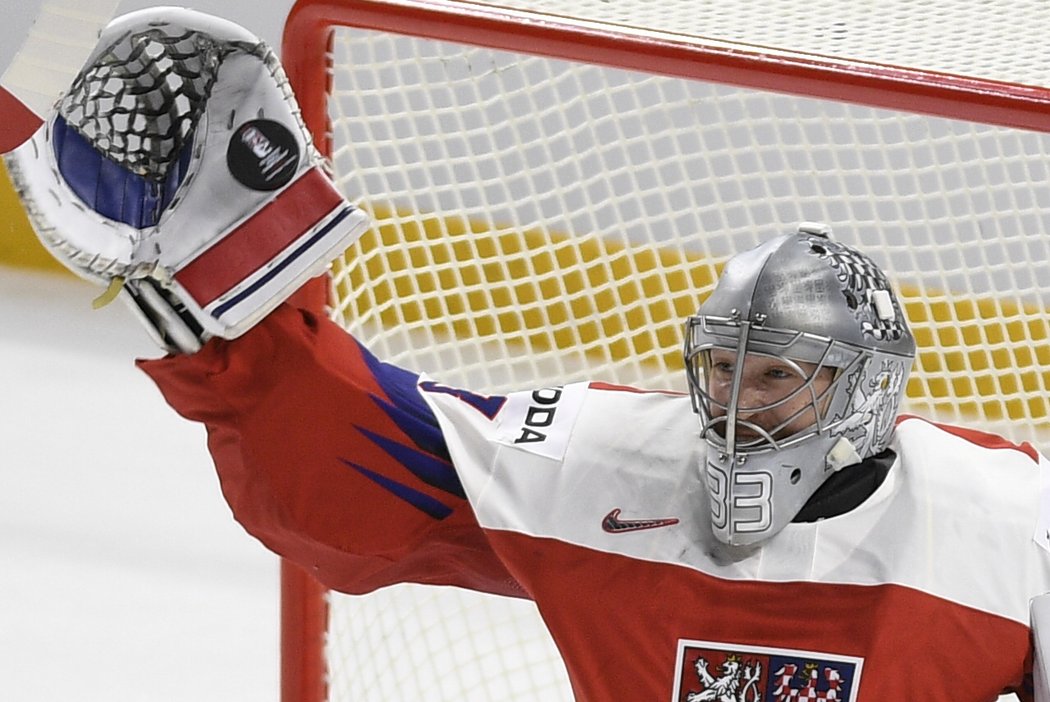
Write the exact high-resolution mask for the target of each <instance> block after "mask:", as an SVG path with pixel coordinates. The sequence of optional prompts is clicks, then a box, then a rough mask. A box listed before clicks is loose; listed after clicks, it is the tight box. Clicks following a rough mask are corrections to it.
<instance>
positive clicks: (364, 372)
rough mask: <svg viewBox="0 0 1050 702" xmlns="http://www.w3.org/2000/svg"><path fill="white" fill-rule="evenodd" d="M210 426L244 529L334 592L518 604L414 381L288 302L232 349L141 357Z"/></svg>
mask: <svg viewBox="0 0 1050 702" xmlns="http://www.w3.org/2000/svg"><path fill="white" fill-rule="evenodd" d="M139 367H140V368H142V370H144V371H145V372H146V373H147V374H148V375H149V376H150V377H151V378H152V379H153V381H154V382H155V383H156V384H157V386H158V387H159V388H160V390H161V392H162V393H163V395H164V397H165V399H166V400H167V402H168V403H169V404H170V405H171V406H172V407H173V408H174V409H175V410H176V411H177V412H178V413H179V414H181V415H182V416H184V417H186V418H187V419H190V420H193V421H197V422H201V423H203V424H204V425H205V427H206V428H207V432H208V448H209V450H210V452H211V455H212V458H213V460H214V462H215V466H216V468H217V470H218V474H219V480H220V483H221V487H222V491H223V495H224V496H225V498H226V500H227V502H228V503H229V505H230V507H231V508H232V510H233V513H234V516H235V517H236V519H237V520H238V521H239V522H240V523H241V524H242V525H243V526H244V527H245V529H247V530H248V532H250V533H251V534H253V535H254V536H255V537H256V538H258V539H259V540H260V541H262V542H263V543H264V544H265V545H266V546H267V547H268V548H270V549H271V550H273V551H274V552H276V553H278V554H279V555H281V556H283V557H285V558H288V559H290V560H292V561H293V562H295V563H298V564H299V565H300V566H302V567H304V568H305V569H306V570H307V571H308V572H311V573H313V574H314V576H315V577H316V578H317V579H318V580H320V581H321V582H322V583H324V584H325V585H326V586H328V587H329V588H332V589H335V590H339V591H342V592H348V593H354V594H357V593H364V592H369V591H371V590H374V589H375V588H378V587H382V586H384V585H389V584H392V583H397V582H415V583H429V584H438V585H458V586H460V587H468V588H471V589H475V590H481V591H484V592H492V593H496V594H503V595H514V596H522V591H521V589H520V587H519V586H518V584H517V583H516V582H515V581H514V580H513V578H512V577H511V576H510V575H509V574H508V572H507V571H506V569H505V568H504V566H503V565H502V563H501V562H500V561H499V559H498V558H497V557H496V556H495V554H494V553H493V551H492V549H491V548H490V547H489V543H488V540H487V538H486V536H485V534H484V532H483V531H482V530H481V528H480V527H479V526H478V524H477V521H476V519H475V517H474V514H473V512H472V510H471V508H470V506H469V504H468V502H467V500H466V498H465V497H464V493H463V489H462V486H461V485H460V482H459V479H458V477H457V476H456V473H455V469H454V468H453V466H452V464H451V462H450V460H449V458H448V453H447V450H446V448H445V443H444V440H443V437H442V436H441V432H440V430H439V429H438V426H437V421H436V419H435V418H434V417H433V415H432V414H431V413H430V410H429V409H428V408H427V406H426V404H425V403H424V402H423V400H422V398H421V397H420V396H419V393H418V391H417V389H416V376H415V374H412V373H409V372H408V371H405V370H402V369H400V368H396V367H394V366H391V365H388V364H382V363H379V362H378V361H377V360H376V359H375V357H374V356H372V355H371V354H370V353H369V352H368V350H367V349H365V348H364V347H363V346H362V345H360V344H359V343H358V342H357V341H356V340H355V339H354V338H353V337H352V336H350V335H349V334H347V333H346V332H345V331H344V330H343V329H341V328H340V327H338V326H337V325H335V324H334V323H332V322H330V321H329V320H327V319H325V318H323V317H317V316H315V315H312V314H311V313H308V312H305V311H302V310H298V309H295V308H292V307H291V306H288V305H285V306H284V307H281V308H280V309H278V310H277V311H275V312H274V313H273V314H271V315H270V316H269V317H267V318H266V319H265V320H264V321H263V322H262V323H260V324H259V325H258V326H256V327H255V328H254V329H252V330H251V331H249V332H248V333H247V334H245V335H244V336H242V337H241V338H239V339H237V340H235V341H225V340H221V339H213V340H211V341H210V342H208V343H207V344H206V345H205V347H204V348H203V349H202V350H201V351H199V352H198V353H196V354H193V355H185V356H169V357H166V358H163V359H159V360H154V361H140V362H139Z"/></svg>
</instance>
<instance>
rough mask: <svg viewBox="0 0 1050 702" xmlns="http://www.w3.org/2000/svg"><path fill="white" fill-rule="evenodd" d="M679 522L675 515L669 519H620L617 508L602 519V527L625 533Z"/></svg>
mask: <svg viewBox="0 0 1050 702" xmlns="http://www.w3.org/2000/svg"><path fill="white" fill-rule="evenodd" d="M677 523H678V520H677V519H676V518H674V517H670V518H667V519H620V509H619V508H616V509H614V510H612V511H611V512H609V513H608V514H607V515H605V518H604V519H602V529H603V530H604V531H606V532H608V533H610V534H623V533H625V532H628V531H643V530H645V529H659V528H660V527H666V526H673V525H675V524H677Z"/></svg>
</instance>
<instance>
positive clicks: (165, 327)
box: [7, 8, 518, 594]
mask: <svg viewBox="0 0 1050 702" xmlns="http://www.w3.org/2000/svg"><path fill="white" fill-rule="evenodd" d="M7 163H8V167H9V170H10V172H11V174H12V178H13V180H14V181H15V183H16V186H17V188H18V189H19V193H20V195H21V196H22V198H23V201H24V202H25V204H26V208H27V210H28V211H29V213H30V215H31V220H32V222H33V224H34V228H35V229H36V231H37V233H38V235H39V236H40V238H41V240H42V241H43V242H44V244H45V245H46V246H47V247H48V249H49V250H50V251H51V252H52V253H53V254H54V255H55V256H56V257H57V258H59V259H60V260H61V261H62V262H64V263H65V264H66V265H67V266H68V267H70V268H71V269H72V270H73V271H75V272H76V273H78V274H79V275H81V276H82V277H85V278H87V279H89V280H91V281H94V282H96V283H99V284H101V285H104V286H107V288H108V290H109V291H110V293H113V294H119V295H121V296H122V297H123V298H124V299H125V300H126V301H127V302H129V303H130V304H131V305H132V307H133V309H135V310H136V311H137V312H138V313H139V316H140V317H141V319H142V320H143V322H144V323H145V324H146V326H147V328H149V329H150V330H151V331H152V332H153V335H154V337H155V338H156V340H157V341H158V342H159V343H160V344H161V345H162V346H163V347H164V348H166V349H167V350H169V351H171V352H173V353H172V354H171V355H169V356H168V357H166V358H164V359H161V360H157V361H147V362H142V363H141V367H142V368H143V369H144V370H145V371H146V372H147V373H148V374H149V375H150V376H151V377H152V378H153V379H154V380H155V381H156V383H157V384H158V386H159V387H160V389H161V391H162V392H163V393H164V396H165V397H166V399H167V400H168V402H169V403H170V404H171V405H172V406H173V407H174V408H175V409H176V410H177V411H178V412H180V413H181V414H182V415H183V416H185V417H187V418H189V419H192V420H194V421H199V422H202V423H203V424H204V425H205V426H206V427H207V430H208V441H209V448H210V450H211V452H212V455H213V457H214V459H215V463H216V466H217V468H218V472H219V477H220V480H221V483H222V488H223V491H224V494H225V496H226V498H227V500H228V501H229V503H230V505H231V507H232V508H233V511H234V514H235V516H236V517H237V519H238V520H239V521H240V522H241V523H242V524H243V525H244V526H245V527H246V528H247V529H248V531H250V532H251V533H252V534H254V535H255V536H256V537H258V538H259V539H260V540H261V541H263V542H264V543H265V544H266V545H267V546H269V547H270V548H271V549H273V550H274V551H276V552H277V553H279V554H281V555H283V556H285V557H288V558H290V559H292V560H294V561H296V562H298V563H299V564H300V565H302V566H304V567H305V568H307V569H308V570H309V571H311V572H313V573H314V574H315V575H316V576H317V577H318V578H319V579H321V580H322V581H323V582H325V583H326V584H327V585H329V586H330V587H333V588H336V589H340V590H344V591H347V592H365V591H368V590H371V589H374V588H375V587H379V586H382V585H386V584H389V583H393V582H401V581H415V582H429V583H438V584H454V585H461V586H466V587H472V588H476V589H481V590H488V591H492V592H500V593H505V594H518V593H517V592H516V586H515V585H514V582H513V580H512V579H511V578H510V577H509V576H508V574H507V573H506V571H505V569H504V568H503V566H502V565H501V564H500V562H499V561H498V559H496V557H495V556H494V555H493V554H492V552H491V550H490V549H489V547H488V544H487V541H486V540H485V537H484V536H483V534H482V533H481V530H480V529H479V527H478V526H477V523H476V521H475V519H474V515H473V512H472V511H471V509H470V507H469V505H468V504H467V501H466V499H465V498H464V496H463V490H462V487H461V486H460V483H459V480H458V477H457V475H456V472H455V470H454V469H453V467H452V465H451V463H450V461H449V459H448V454H447V450H446V449H445V444H444V438H443V437H442V435H441V432H440V430H439V429H438V427H437V422H436V420H435V418H434V416H433V414H432V413H431V412H430V410H429V409H428V408H427V407H426V405H425V403H424V402H423V400H422V398H421V397H420V395H419V393H418V391H417V390H416V376H415V375H414V374H412V373H408V372H406V371H403V370H400V369H397V368H394V367H392V366H389V365H386V364H381V363H379V362H378V361H377V360H376V359H375V358H374V357H373V356H371V354H369V352H368V351H367V350H366V349H364V348H363V347H362V346H360V345H359V344H358V343H357V342H356V341H355V340H353V339H352V338H351V337H350V336H349V335H347V334H346V333H345V332H344V331H343V330H342V329H340V328H338V327H337V326H336V325H334V324H333V323H331V322H330V321H329V320H327V319H325V318H321V317H317V316H315V315H313V314H311V313H310V312H307V311H302V310H299V309H296V308H294V307H293V306H291V305H289V304H287V303H286V302H285V301H286V300H287V299H288V298H289V297H290V296H291V295H292V294H293V293H294V292H295V291H296V290H297V289H298V288H299V287H300V286H301V285H302V284H303V283H304V282H306V281H307V280H309V279H310V278H311V277H312V276H315V275H317V274H318V273H319V272H321V271H322V270H324V268H325V267H326V266H327V264H328V262H329V260H330V259H331V258H332V257H333V256H334V255H335V254H336V253H337V252H341V251H342V250H344V249H345V248H346V247H347V246H348V245H349V244H350V243H351V242H352V241H353V240H354V239H356V238H357V237H358V236H359V235H360V233H361V232H362V231H363V229H364V228H365V227H366V222H367V218H366V216H365V215H364V214H363V213H362V212H361V211H360V210H358V209H357V208H355V207H354V206H352V205H351V204H350V203H348V202H346V201H345V200H344V199H343V197H342V196H341V195H340V194H339V193H338V192H337V191H336V189H335V188H334V187H333V185H332V183H331V182H330V181H329V179H328V177H327V176H326V175H325V173H324V171H323V170H322V168H321V161H320V158H319V156H318V155H317V153H316V152H315V151H314V148H313V146H312V143H311V140H310V136H309V134H308V133H307V131H306V130H305V128H304V126H303V124H302V122H301V119H300V116H299V109H298V107H297V105H296V103H295V100H294V97H293V96H292V94H291V91H290V89H289V88H288V84H287V80H286V79H285V77H284V73H283V71H282V70H281V67H280V65H279V63H278V62H277V60H276V58H275V57H274V55H273V53H272V52H271V51H270V50H269V49H268V48H267V47H266V46H265V45H264V44H262V43H261V42H259V40H258V39H256V38H255V37H254V36H252V35H251V34H249V33H248V32H246V31H245V30H243V29H242V28H240V27H238V26H236V25H233V24H231V23H229V22H226V21H223V20H219V19H217V18H214V17H209V16H207V15H203V14H201V13H197V12H193V11H189V10H182V9H176V8H157V9H150V10H143V11H140V12H136V13H132V14H131V15H127V16H125V17H123V18H119V19H118V20H116V21H114V23H112V24H111V25H110V26H109V27H108V28H107V29H106V30H105V31H104V32H103V34H102V35H101V38H100V42H99V45H98V47H97V48H96V50H95V51H94V52H93V53H92V54H91V56H90V58H89V59H88V61H87V64H86V65H85V67H84V69H83V70H82V71H81V72H80V74H79V75H78V76H77V78H76V79H75V81H74V83H73V85H72V87H71V88H70V90H69V91H68V92H67V93H66V96H65V97H64V98H63V100H62V101H61V102H60V103H59V104H58V106H57V108H56V110H55V111H54V112H53V114H51V115H49V117H48V119H47V120H46V123H45V125H44V126H43V127H42V128H41V129H40V131H38V132H37V134H36V135H35V136H34V137H33V139H32V140H31V141H30V142H28V143H27V144H26V145H24V146H23V147H21V148H19V149H18V150H16V151H15V152H13V153H12V154H11V155H10V156H9V157H8V159H7Z"/></svg>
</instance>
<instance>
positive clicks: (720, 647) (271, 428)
mask: <svg viewBox="0 0 1050 702" xmlns="http://www.w3.org/2000/svg"><path fill="white" fill-rule="evenodd" d="M7 165H8V169H9V171H10V172H11V175H12V178H13V179H14V180H15V182H16V184H17V187H18V189H19V192H20V194H21V196H22V198H23V200H24V203H25V206H26V208H27V211H28V212H29V213H30V215H31V219H32V221H33V223H34V227H35V228H36V230H37V233H38V235H39V236H40V238H41V240H42V241H43V242H44V244H45V245H46V246H47V247H48V249H49V250H50V251H52V252H53V253H54V255H55V256H56V257H57V258H59V259H60V260H61V261H63V262H64V263H65V264H66V265H68V266H69V267H70V268H71V269H72V270H74V271H75V272H77V273H78V274H79V275H81V276H83V277H85V278H88V279H90V280H92V281H95V282H97V283H98V284H99V285H101V286H103V287H104V288H106V289H107V291H108V292H107V294H108V295H111V296H112V295H119V296H121V297H122V298H124V299H125V300H126V301H127V302H129V303H130V305H131V306H132V307H133V309H135V310H136V312H137V313H138V315H139V316H140V317H141V319H142V321H143V322H144V324H145V325H146V327H147V329H149V330H150V332H151V333H152V334H153V335H154V337H155V338H156V340H157V341H158V342H159V343H160V344H161V346H162V347H163V348H164V349H165V350H166V351H167V354H166V355H164V357H162V358H158V359H156V360H148V361H142V362H140V366H141V368H142V370H143V371H145V372H146V373H147V374H149V376H150V377H151V378H152V379H153V380H154V381H155V382H156V384H157V386H158V387H159V388H160V390H161V392H162V393H163V396H164V398H165V399H166V400H167V402H168V403H169V404H170V405H171V406H172V407H173V408H174V409H175V410H176V411H177V412H179V413H180V414H181V415H183V416H184V417H186V418H188V419H190V420H192V421H195V422H200V423H203V424H204V425H205V426H206V427H207V431H208V444H209V448H210V451H211V454H212V456H213V458H214V462H215V466H216V469H217V470H218V474H219V476H220V479H221V485H222V490H223V493H224V495H225V497H226V499H227V500H228V502H229V504H230V505H231V507H232V509H233V512H234V514H235V516H236V518H237V519H238V520H239V521H240V523H241V524H243V526H244V527H245V528H246V529H247V530H248V531H249V532H250V533H252V534H253V535H254V536H255V537H257V538H258V539H259V541H261V542H262V543H263V544H265V545H266V546H267V547H268V548H270V549H272V550H273V551H275V552H276V553H278V554H280V555H281V556H283V557H285V558H288V559H291V560H292V561H294V562H296V563H298V564H300V565H301V566H303V567H304V568H306V569H307V570H308V571H309V572H311V573H313V574H314V575H315V576H316V577H317V578H318V579H319V580H321V581H322V582H323V583H324V584H325V585H327V586H328V587H330V588H333V589H335V590H339V591H342V592H347V593H366V592H370V591H373V590H375V589H377V588H382V587H384V586H387V585H390V584H393V583H401V582H413V583H423V584H442V585H456V586H460V587H466V588H473V589H476V590H480V591H484V592H488V593H494V594H498V595H505V596H510V597H523V598H529V599H531V600H533V601H535V603H536V604H537V606H538V608H539V611H540V613H541V614H542V616H543V619H544V621H545V623H546V626H547V627H548V629H549V630H550V633H551V635H552V637H553V639H554V641H555V642H556V644H557V646H558V649H559V651H560V653H561V655H562V656H563V658H564V661H565V665H566V667H567V670H568V672H569V677H570V679H571V682H572V686H573V691H574V694H575V696H576V699H578V700H580V702H611V701H612V700H623V699H629V700H645V701H649V700H655V701H659V702H668V701H671V702H699V701H701V700H718V701H719V702H728V701H735V702H740V701H742V700H749V701H751V700H775V701H778V702H783V701H787V700H794V699H826V700H843V701H850V702H856V701H857V700H868V701H872V700H912V699H916V698H917V697H920V696H921V699H923V700H945V701H949V700H950V701H951V702H987V701H989V700H995V699H996V697H997V696H998V695H1000V694H1003V693H1010V692H1012V693H1016V694H1017V695H1018V696H1019V697H1020V698H1021V699H1022V700H1032V699H1039V698H1040V695H1041V694H1042V693H1041V692H1039V691H1038V690H1037V689H1036V688H1038V687H1039V685H1040V684H1041V682H1040V681H1041V677H1040V674H1039V663H1038V661H1039V660H1040V658H1041V657H1040V656H1039V655H1037V653H1038V646H1039V644H1038V637H1037V636H1035V637H1034V636H1033V623H1032V620H1031V619H1030V616H1031V615H1030V603H1031V602H1032V601H1033V599H1034V598H1037V596H1039V595H1041V594H1042V593H1044V592H1046V591H1048V590H1050V540H1048V537H1050V532H1048V523H1047V514H1046V511H1047V506H1046V505H1044V504H1043V502H1042V501H1041V497H1040V496H1041V494H1042V493H1043V492H1044V487H1043V485H1044V481H1045V476H1046V472H1047V468H1048V464H1047V461H1046V459H1045V458H1043V457H1042V456H1040V455H1039V453H1038V452H1037V451H1036V450H1035V449H1033V448H1032V447H1031V446H1030V445H1020V446H1018V445H1012V444H1009V443H1007V442H1006V441H1004V440H1002V439H999V438H997V437H995V436H991V435H987V434H983V433H980V432H977V431H973V430H969V429H963V428H958V427H950V426H942V425H939V424H936V423H933V422H931V421H927V420H926V419H923V418H920V417H915V416H900V415H899V414H898V408H899V405H900V402H901V398H902V396H903V393H904V388H905V384H906V381H907V377H908V373H909V370H910V367H911V364H912V361H913V359H914V356H915V341H914V339H913V337H912V334H911V332H910V331H909V327H908V323H907V321H906V320H905V318H904V313H903V310H902V308H901V305H900V304H899V302H898V300H897V299H896V296H895V295H894V293H893V291H892V287H891V285H890V283H889V281H888V280H887V277H886V275H885V274H884V273H883V271H882V270H881V269H880V268H879V266H878V265H876V264H875V263H874V262H873V261H872V260H871V259H870V258H869V257H868V256H866V255H865V254H864V253H862V252H860V251H858V250H857V249H855V248H853V247H852V246H849V245H847V244H845V243H842V242H841V241H839V240H838V238H837V237H836V236H833V235H832V234H831V232H830V230H829V229H828V228H827V227H824V226H822V225H818V224H814V223H803V224H802V225H799V226H797V227H792V228H790V229H785V230H784V231H779V232H770V233H769V235H768V237H767V239H766V241H765V243H763V244H762V245H760V246H758V247H757V248H755V249H753V250H749V251H744V252H741V253H740V254H738V255H737V256H735V257H734V258H733V259H732V260H731V261H730V262H729V264H728V265H727V266H726V268H725V270H724V273H723V275H722V277H721V279H720V281H719V283H718V285H717V287H716V289H715V290H714V292H713V293H712V294H711V295H710V296H709V297H708V298H707V299H706V300H705V301H704V302H703V304H702V305H701V307H700V309H699V310H698V311H697V313H696V314H695V315H694V316H692V317H690V318H689V319H687V320H685V327H684V333H685V349H684V353H685V366H686V369H687V373H688V386H689V388H690V392H689V393H688V394H674V393H667V392H660V391H656V390H651V389H649V390H641V389H633V388H626V387H618V386H613V385H609V384H604V383H602V382H601V379H595V381H594V382H581V383H575V384H568V385H563V386H550V387H537V388H526V389H523V390H522V391H521V392H514V393H510V394H506V395H492V394H487V393H486V391H485V388H471V389H466V388H455V387H448V386H446V385H443V384H441V383H439V382H435V381H434V380H433V379H431V378H429V377H428V376H427V375H425V374H421V373H419V372H416V371H415V370H406V369H402V368H398V367H395V366H392V365H390V364H387V363H384V362H383V361H382V360H381V359H378V358H376V357H375V356H374V355H373V354H372V353H370V352H369V350H368V349H367V348H365V347H364V346H363V345H362V344H360V343H358V342H357V341H356V340H355V339H354V338H353V337H351V336H350V335H349V334H347V333H346V332H345V331H344V330H342V329H341V328H339V327H337V326H336V325H335V324H333V323H332V322H330V321H329V320H328V319H327V318H325V317H324V316H321V315H319V314H317V312H316V310H311V309H305V308H303V307H301V306H300V305H298V304H297V302H296V300H297V297H296V296H295V295H294V293H295V291H296V290H297V289H298V288H300V286H302V285H303V284H304V283H305V282H306V281H307V280H309V279H310V278H311V277H313V276H316V275H318V274H319V273H321V272H322V271H323V270H324V268H325V266H326V264H327V263H328V261H329V260H330V259H331V258H333V257H334V256H335V255H336V254H337V253H338V252H340V251H342V250H344V249H345V248H346V247H347V246H348V245H349V244H350V243H351V242H352V241H353V240H354V239H355V238H356V237H357V236H359V235H360V233H361V232H362V231H363V230H364V229H365V228H366V227H367V217H366V216H365V215H364V214H363V213H362V212H361V211H360V210H358V209H357V208H355V207H354V206H353V205H352V204H350V203H348V202H346V201H345V200H344V199H343V197H342V196H341V195H340V194H339V193H338V192H337V191H336V189H335V188H334V187H333V185H332V184H331V182H330V181H329V179H328V177H327V176H326V175H325V171H324V168H323V164H322V162H321V160H320V158H319V157H318V155H317V153H316V152H315V150H314V148H313V146H312V144H311V141H310V138H309V135H308V134H307V132H306V130H305V129H304V127H303V124H302V122H301V120H300V117H299V112H298V108H297V107H296V104H295V100H294V96H293V95H292V94H291V92H290V90H289V87H288V84H287V80H286V79H285V77H284V74H283V71H282V70H281V67H280V65H279V63H278V61H277V60H276V58H275V57H274V55H273V53H272V52H271V51H270V50H269V49H268V48H267V47H265V46H264V45H262V44H261V43H260V42H259V41H258V40H257V39H256V38H255V37H253V36H252V35H251V34H249V33H248V32H247V31H245V30H243V29H241V28H239V27H237V26H234V25H231V24H229V23H227V22H225V21H223V20H219V19H216V18H213V17H209V16H205V15H202V14H199V13H195V12H191V11H187V10H179V9H167V8H164V9H152V10H145V11H141V12H137V13H133V14H131V15H128V16H125V17H123V18H120V19H118V20H116V21H115V22H114V23H113V24H112V25H111V26H110V27H109V28H108V29H107V30H106V31H105V32H104V34H103V35H102V37H101V39H100V43H99V45H98V47H97V49H96V50H95V52H94V53H93V54H92V56H91V57H90V59H89V60H88V62H87V64H86V65H85V67H84V68H83V70H82V71H81V72H80V74H79V75H78V77H77V78H76V80H75V81H74V83H73V84H72V86H71V87H70V89H69V90H68V91H67V93H66V94H65V95H64V96H63V98H62V99H61V100H60V101H59V102H58V104H57V105H56V107H55V109H54V111H53V113H52V114H51V115H49V116H48V119H47V120H46V124H45V125H44V126H43V127H42V128H41V129H40V131H39V132H38V133H37V134H36V135H35V136H34V137H33V139H32V140H31V141H30V142H28V143H27V144H25V145H24V146H23V147H21V148H19V149H18V150H17V151H16V152H14V153H13V154H11V155H10V156H9V157H8V159H7ZM843 226H848V223H847V224H845V225H843ZM431 370H432V372H435V373H438V372H439V371H440V369H431ZM1037 611H1038V610H1037ZM1037 621H1038V620H1037ZM1035 628H1036V633H1037V634H1038V632H1039V629H1038V627H1035ZM919 691H921V692H919ZM1042 699H1045V697H1043V698H1042Z"/></svg>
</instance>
